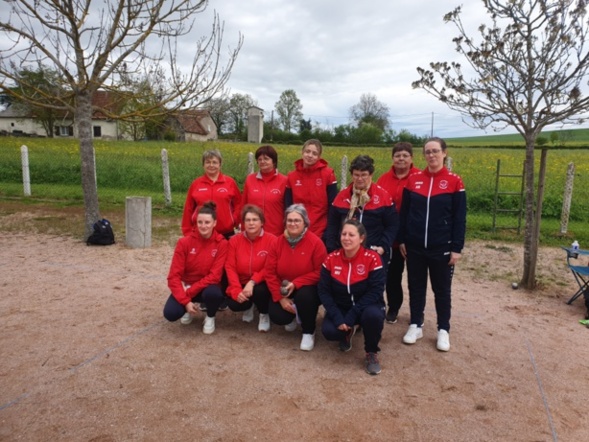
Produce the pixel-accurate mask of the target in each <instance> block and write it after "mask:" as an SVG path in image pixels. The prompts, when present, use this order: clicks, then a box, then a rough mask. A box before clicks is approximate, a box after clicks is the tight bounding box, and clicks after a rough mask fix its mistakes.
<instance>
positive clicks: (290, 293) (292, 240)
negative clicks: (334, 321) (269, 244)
mask: <svg viewBox="0 0 589 442" xmlns="http://www.w3.org/2000/svg"><path fill="white" fill-rule="evenodd" d="M284 225H285V230H284V234H283V235H281V236H280V237H279V238H278V240H277V241H276V243H275V244H276V246H275V247H274V248H273V249H272V250H271V251H270V253H269V254H268V258H267V261H266V265H267V270H266V283H267V284H268V288H269V289H270V293H271V295H272V301H273V302H270V307H269V309H268V312H269V314H270V320H271V321H272V322H274V323H275V324H278V325H284V326H285V327H284V328H285V329H286V330H287V331H295V330H296V328H297V319H298V320H299V321H300V324H301V328H302V329H303V337H302V340H301V346H300V348H301V350H304V351H311V350H313V347H314V346H315V325H316V321H317V312H318V310H319V305H320V304H321V302H320V301H319V295H318V293H317V283H318V282H319V274H320V272H321V265H322V264H323V260H324V259H325V257H326V256H327V251H326V249H325V245H324V244H323V242H322V241H321V239H320V238H319V237H318V236H317V235H315V234H314V233H313V232H311V230H310V229H309V227H310V222H309V215H308V213H307V210H306V209H305V206H304V205H302V204H293V205H291V206H289V207H288V208H287V209H286V211H285V220H284Z"/></svg>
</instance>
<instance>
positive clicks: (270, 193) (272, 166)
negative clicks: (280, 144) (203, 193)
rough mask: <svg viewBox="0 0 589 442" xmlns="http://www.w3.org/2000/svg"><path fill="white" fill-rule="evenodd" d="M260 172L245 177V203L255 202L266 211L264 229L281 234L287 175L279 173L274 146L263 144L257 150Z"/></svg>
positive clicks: (273, 233) (274, 233)
mask: <svg viewBox="0 0 589 442" xmlns="http://www.w3.org/2000/svg"><path fill="white" fill-rule="evenodd" d="M256 161H257V162H258V167H259V171H258V173H252V174H250V175H248V176H247V178H246V179H245V184H244V186H243V203H244V204H254V205H256V206H258V207H260V208H261V209H262V210H263V211H264V217H265V218H266V221H265V223H264V231H265V232H269V233H271V234H272V235H276V236H278V235H281V234H282V232H283V230H284V195H285V190H286V176H285V175H282V174H281V173H278V169H277V168H276V167H277V165H278V153H277V152H276V149H274V148H273V147H272V146H269V145H266V146H261V147H259V148H258V150H256Z"/></svg>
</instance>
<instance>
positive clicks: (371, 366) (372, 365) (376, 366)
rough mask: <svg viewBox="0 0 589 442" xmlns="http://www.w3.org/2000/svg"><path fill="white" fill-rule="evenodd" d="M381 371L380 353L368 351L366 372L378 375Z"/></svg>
mask: <svg viewBox="0 0 589 442" xmlns="http://www.w3.org/2000/svg"><path fill="white" fill-rule="evenodd" d="M380 372H381V369H380V363H379V362H378V355H377V354H376V353H366V373H368V374H371V375H376V374H379V373H380Z"/></svg>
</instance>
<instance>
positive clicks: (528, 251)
mask: <svg viewBox="0 0 589 442" xmlns="http://www.w3.org/2000/svg"><path fill="white" fill-rule="evenodd" d="M534 142H535V137H534V136H530V135H526V159H525V162H524V171H525V210H526V216H525V220H526V225H525V228H524V269H523V274H522V279H521V281H520V285H521V286H522V287H523V288H525V289H528V290H532V289H534V288H535V287H536V261H537V257H538V235H537V233H536V232H537V229H536V217H535V216H534V214H535V211H534V203H535V198H534ZM538 231H539V230H538Z"/></svg>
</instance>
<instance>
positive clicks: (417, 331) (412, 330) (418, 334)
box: [403, 324, 423, 344]
mask: <svg viewBox="0 0 589 442" xmlns="http://www.w3.org/2000/svg"><path fill="white" fill-rule="evenodd" d="M421 338H423V330H422V328H421V327H418V326H417V324H411V325H410V326H409V330H407V333H405V336H403V343H405V344H415V343H416V342H417V340H418V339H421Z"/></svg>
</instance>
